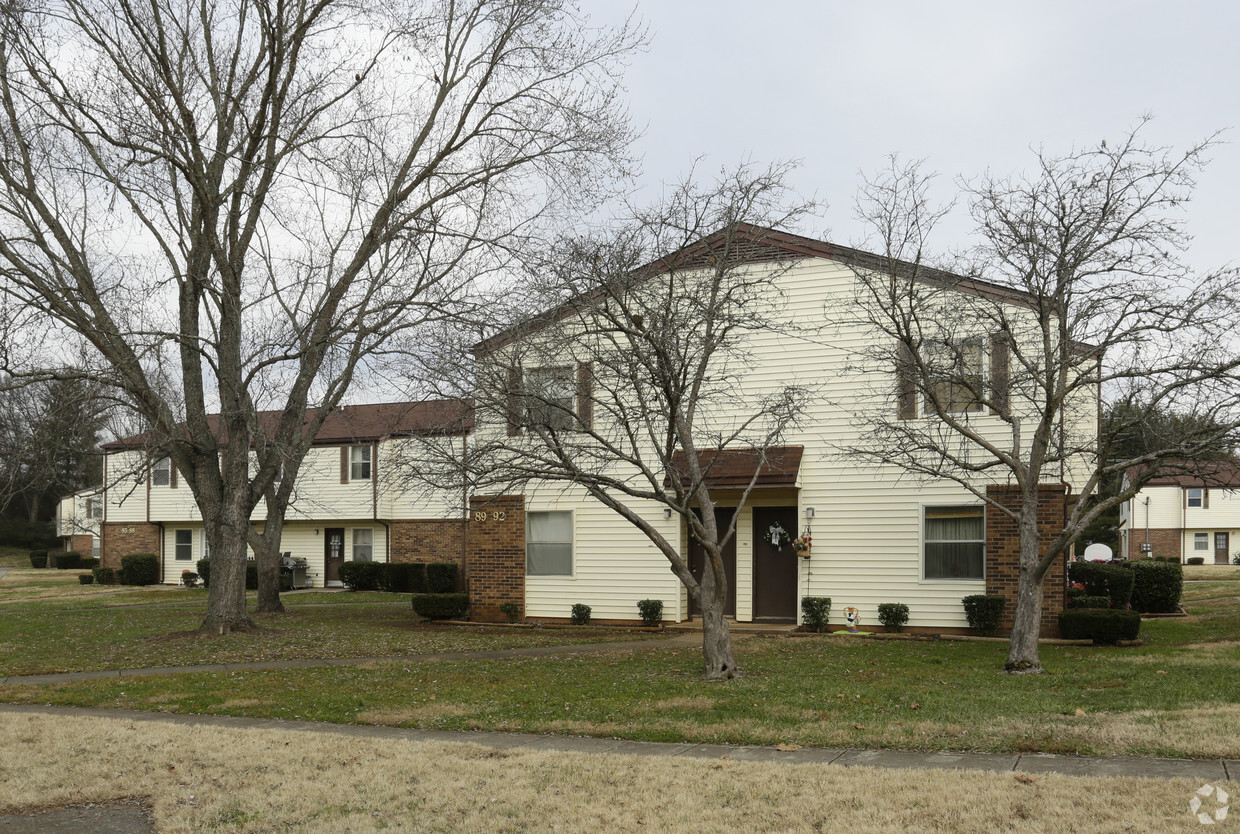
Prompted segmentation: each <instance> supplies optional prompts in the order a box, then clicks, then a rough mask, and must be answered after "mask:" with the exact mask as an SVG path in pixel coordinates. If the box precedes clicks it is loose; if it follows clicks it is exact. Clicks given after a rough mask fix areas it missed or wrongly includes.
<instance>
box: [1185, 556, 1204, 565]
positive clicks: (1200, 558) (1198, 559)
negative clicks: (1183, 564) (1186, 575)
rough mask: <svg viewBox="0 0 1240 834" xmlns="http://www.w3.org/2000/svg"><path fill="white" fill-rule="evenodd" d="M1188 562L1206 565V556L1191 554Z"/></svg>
mask: <svg viewBox="0 0 1240 834" xmlns="http://www.w3.org/2000/svg"><path fill="white" fill-rule="evenodd" d="M1188 563H1189V564H1190V565H1204V564H1205V563H1206V557H1204V556H1189V557H1188Z"/></svg>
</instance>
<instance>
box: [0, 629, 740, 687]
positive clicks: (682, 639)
mask: <svg viewBox="0 0 1240 834" xmlns="http://www.w3.org/2000/svg"><path fill="white" fill-rule="evenodd" d="M743 639H745V637H744V636H740V637H737V640H736V641H734V642H737V641H739V640H743ZM701 643H702V638H701V637H700V636H699V635H694V634H685V635H682V636H679V637H671V638H665V639H656V640H625V641H622V642H616V643H570V644H568V645H560V646H526V647H522V648H517V649H493V650H488V651H473V652H441V653H439V654H411V655H393V656H386V657H321V658H306V659H299V660H255V661H249V662H246V663H206V664H202V665H200V666H158V667H153V668H149V669H101V670H99V671H96V672H60V673H55V674H49V675H10V676H9V677H4V678H0V686H20V685H29V686H44V685H49V684H56V683H77V682H79V681H98V680H110V679H112V678H136V677H146V676H160V675H193V674H196V673H200V672H264V671H268V670H272V669H319V668H324V667H331V666H360V665H362V664H365V663H419V662H425V661H430V660H503V659H506V658H512V657H546V656H548V655H564V654H591V653H593V652H610V651H628V650H633V649H662V648H667V647H669V646H670V647H675V648H681V647H686V646H699V645H701Z"/></svg>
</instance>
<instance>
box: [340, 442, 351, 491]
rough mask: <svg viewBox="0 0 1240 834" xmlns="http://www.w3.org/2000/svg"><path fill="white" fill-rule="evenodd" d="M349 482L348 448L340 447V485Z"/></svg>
mask: <svg viewBox="0 0 1240 834" xmlns="http://www.w3.org/2000/svg"><path fill="white" fill-rule="evenodd" d="M348 482H349V447H348V446H341V447H340V483H342V484H347V483H348Z"/></svg>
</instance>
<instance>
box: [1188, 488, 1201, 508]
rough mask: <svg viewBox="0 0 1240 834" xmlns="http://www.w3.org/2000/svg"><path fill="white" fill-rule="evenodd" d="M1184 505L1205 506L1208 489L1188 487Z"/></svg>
mask: <svg viewBox="0 0 1240 834" xmlns="http://www.w3.org/2000/svg"><path fill="white" fill-rule="evenodd" d="M1184 492H1185V494H1184V506H1186V507H1205V506H1206V491H1205V490H1204V489H1200V488H1197V489H1188V490H1185V491H1184Z"/></svg>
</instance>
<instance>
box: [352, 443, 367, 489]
mask: <svg viewBox="0 0 1240 834" xmlns="http://www.w3.org/2000/svg"><path fill="white" fill-rule="evenodd" d="M370 451H371V450H370V447H369V446H353V447H351V448H350V449H349V480H351V481H369V480H370Z"/></svg>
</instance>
